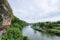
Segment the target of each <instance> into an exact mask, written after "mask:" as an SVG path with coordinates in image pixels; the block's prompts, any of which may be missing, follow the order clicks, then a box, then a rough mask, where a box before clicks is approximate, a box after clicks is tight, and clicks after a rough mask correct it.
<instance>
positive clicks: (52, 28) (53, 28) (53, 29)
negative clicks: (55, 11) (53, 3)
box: [33, 21, 60, 35]
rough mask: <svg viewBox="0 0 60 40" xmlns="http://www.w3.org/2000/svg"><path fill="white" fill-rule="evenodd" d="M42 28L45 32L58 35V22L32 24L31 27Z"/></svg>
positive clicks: (59, 23)
mask: <svg viewBox="0 0 60 40" xmlns="http://www.w3.org/2000/svg"><path fill="white" fill-rule="evenodd" d="M37 26H38V27H39V28H43V30H45V31H46V32H49V33H54V34H58V35H59V33H60V21H57V22H39V23H34V24H33V27H37Z"/></svg>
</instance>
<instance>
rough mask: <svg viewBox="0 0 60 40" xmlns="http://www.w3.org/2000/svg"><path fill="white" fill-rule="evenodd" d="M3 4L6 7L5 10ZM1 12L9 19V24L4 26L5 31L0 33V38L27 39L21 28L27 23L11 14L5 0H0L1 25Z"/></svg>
mask: <svg viewBox="0 0 60 40" xmlns="http://www.w3.org/2000/svg"><path fill="white" fill-rule="evenodd" d="M4 6H5V7H6V8H7V9H8V11H6V10H5V9H4ZM2 14H4V15H5V16H6V17H9V18H10V19H11V25H10V26H8V27H6V33H5V34H3V35H2V38H1V40H28V38H27V37H26V36H22V28H23V27H25V26H26V25H27V23H26V22H25V21H22V20H20V19H18V18H17V17H15V16H14V15H13V12H12V9H11V7H10V5H9V3H8V1H7V0H0V24H1V25H2V16H1V15H2Z"/></svg>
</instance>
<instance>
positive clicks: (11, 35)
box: [2, 28, 23, 40]
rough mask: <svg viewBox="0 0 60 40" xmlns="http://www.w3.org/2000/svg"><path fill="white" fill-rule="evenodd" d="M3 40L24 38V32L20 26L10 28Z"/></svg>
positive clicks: (20, 39)
mask: <svg viewBox="0 0 60 40" xmlns="http://www.w3.org/2000/svg"><path fill="white" fill-rule="evenodd" d="M2 40H23V37H22V32H21V31H20V30H19V29H18V28H8V29H7V34H6V35H3V36H2Z"/></svg>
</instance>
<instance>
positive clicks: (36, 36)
mask: <svg viewBox="0 0 60 40" xmlns="http://www.w3.org/2000/svg"><path fill="white" fill-rule="evenodd" d="M22 33H23V36H27V37H28V38H29V39H30V40H60V37H59V36H56V35H50V34H46V33H42V32H38V31H35V30H34V29H32V28H31V25H29V26H27V27H25V28H23V30H22Z"/></svg>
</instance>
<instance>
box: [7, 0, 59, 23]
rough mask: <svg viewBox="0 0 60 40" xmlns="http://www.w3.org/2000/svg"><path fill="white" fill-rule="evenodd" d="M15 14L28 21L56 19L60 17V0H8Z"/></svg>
mask: <svg viewBox="0 0 60 40" xmlns="http://www.w3.org/2000/svg"><path fill="white" fill-rule="evenodd" d="M8 1H9V3H10V5H11V7H12V9H13V12H14V15H15V16H17V17H18V18H20V19H22V20H25V21H27V22H38V21H49V20H51V21H55V20H59V18H60V1H59V0H17V1H15V0H8Z"/></svg>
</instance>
